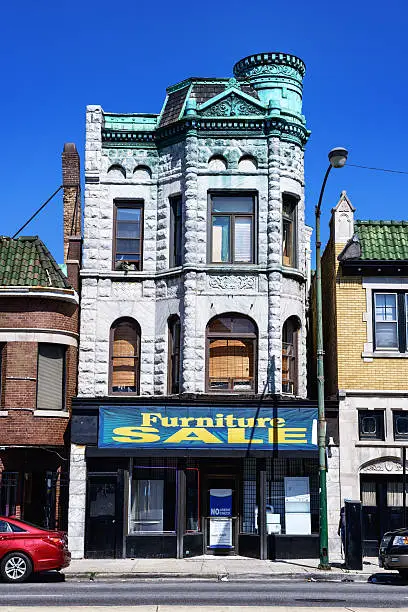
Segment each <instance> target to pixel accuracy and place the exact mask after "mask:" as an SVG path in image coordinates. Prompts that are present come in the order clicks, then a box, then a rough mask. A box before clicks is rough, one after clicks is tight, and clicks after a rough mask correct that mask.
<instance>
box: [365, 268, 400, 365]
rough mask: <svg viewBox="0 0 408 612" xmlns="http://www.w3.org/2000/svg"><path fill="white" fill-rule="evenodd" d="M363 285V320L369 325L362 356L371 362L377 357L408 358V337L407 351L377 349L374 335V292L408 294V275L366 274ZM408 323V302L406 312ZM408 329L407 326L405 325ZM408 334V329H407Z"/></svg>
mask: <svg viewBox="0 0 408 612" xmlns="http://www.w3.org/2000/svg"><path fill="white" fill-rule="evenodd" d="M362 287H363V289H365V292H366V311H365V312H363V313H362V320H363V321H364V322H365V323H366V326H367V341H366V342H365V343H364V347H363V352H362V354H361V357H362V358H363V360H364V361H366V362H370V361H372V360H373V359H375V358H395V359H399V358H402V359H407V358H408V351H407V346H408V337H407V340H406V349H405V352H400V351H399V350H398V349H388V350H387V349H386V350H384V349H376V348H375V337H374V329H375V326H374V316H375V313H374V294H375V293H400V294H401V293H406V294H408V277H403V278H402V277H399V278H395V277H385V276H384V277H383V278H378V276H377V277H376V276H372V277H371V276H366V277H363V280H362ZM406 319H407V321H406V323H408V303H407V313H406ZM405 329H407V326H406V327H405ZM407 334H408V330H407Z"/></svg>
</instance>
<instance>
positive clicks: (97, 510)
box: [85, 470, 123, 559]
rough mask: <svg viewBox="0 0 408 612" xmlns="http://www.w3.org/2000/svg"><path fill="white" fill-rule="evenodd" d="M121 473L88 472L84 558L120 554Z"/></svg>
mask: <svg viewBox="0 0 408 612" xmlns="http://www.w3.org/2000/svg"><path fill="white" fill-rule="evenodd" d="M122 502H123V473H122V470H119V472H118V474H103V473H102V474H88V486H87V504H86V510H87V518H86V534H85V557H88V558H93V559H98V558H99V559H107V558H113V559H115V558H121V557H122V556H123V506H122Z"/></svg>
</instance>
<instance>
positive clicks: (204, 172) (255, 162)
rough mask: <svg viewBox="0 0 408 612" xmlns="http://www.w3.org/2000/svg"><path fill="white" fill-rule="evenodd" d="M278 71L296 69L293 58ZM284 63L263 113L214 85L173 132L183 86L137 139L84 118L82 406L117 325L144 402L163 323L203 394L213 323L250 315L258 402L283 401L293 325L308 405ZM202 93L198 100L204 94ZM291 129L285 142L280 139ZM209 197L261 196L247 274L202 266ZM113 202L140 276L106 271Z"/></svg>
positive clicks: (298, 120) (298, 181) (153, 391)
mask: <svg viewBox="0 0 408 612" xmlns="http://www.w3.org/2000/svg"><path fill="white" fill-rule="evenodd" d="M267 55H268V57H266V56H267ZM269 55H270V57H269ZM272 56H273V57H272ZM285 58H288V59H287V61H288V62H289V63H290V62H292V59H293V56H285ZM291 58H292V59H291ZM295 59H296V60H297V58H295ZM280 61H281V60H280V59H279V57H277V56H275V54H265V65H264V68H265V69H266V68H268V66H273V65H275V64H276V67H277V71H276V72H277V74H269V76H268V77H267V78H266V79H264V81H265V82H266V81H268V79H269V81H271V82H270V83H269V86H268V83H266V85H265V82H264V81H263V82H262V92H263V93H262V96H260V97H261V100H262V101H260V100H259V98H258V96H257V94H256V87H255V85H256V83H255V82H254V90H253V93H252V94H251V95H252V100H251V97H250V96H249V95H248V94H247V93H245V92H244V91H243V90H244V86H241V85H240V83H239V80H238V82H237V81H236V80H235V79H231V80H228V79H223V80H221V79H220V80H219V81H220V82H219V83H218V82H217V84H216V85H217V87H219V88H221V90H225V91H224V92H221V93H220V94H219V95H216V96H214V104H213V103H212V101H211V99H210V100H209V101H206V102H204V103H202V104H201V106H200V104H198V105H197V102H196V98H197V96H198V94H197V96H194V95H193V94H192V93H191V94H190V97H189V98H188V96H187V97H186V100H185V103H184V104H185V107H183V108H185V110H184V114H183V110H182V109H181V111H180V109H179V111H180V115H179V117H178V119H176V120H174V124H175V126H176V127H177V129H176V127H174V129H173V131H171V129H170V128H168V127H167V125H166V124H168V123H169V120H168V119H166V117H167V116H168V112H169V111H168V109H169V104H170V101H171V99H172V96H174V95H175V93H174V92H176V93H177V91H179V92H180V91H181V92H183V91H184V89H186V88H187V85H184V84H181V85H180V86H174V88H169V90H168V98H167V100H166V103H165V106H164V109H163V111H162V114H161V115H160V116H159V117H156V116H150V115H149V116H147V115H146V116H144V118H143V121H144V123H143V126H142V116H140V115H132V116H128V115H109V114H107V113H105V112H104V111H103V109H102V108H101V107H100V106H89V107H88V108H87V118H86V158H85V183H86V187H85V217H84V248H83V267H82V300H81V313H82V314H81V345H80V355H79V381H78V394H79V397H80V398H81V397H83V398H86V397H95V398H102V397H107V396H108V395H109V337H110V329H111V326H112V324H113V323H114V322H115V321H116V320H117V319H118V318H120V317H132V318H133V319H135V320H136V321H137V322H138V323H139V325H140V328H141V355H140V394H141V395H145V396H149V395H156V396H166V395H167V393H168V390H167V368H168V356H167V354H168V351H167V343H168V327H167V326H168V319H169V316H171V315H178V316H179V317H180V320H181V327H182V339H181V344H182V346H181V361H182V368H181V393H183V394H187V393H188V394H203V393H204V392H205V391H206V344H205V334H206V326H207V324H208V322H209V320H210V319H212V318H213V317H215V316H216V315H221V314H223V313H231V312H234V313H238V314H242V315H246V316H249V317H250V318H252V319H253V321H254V322H255V323H256V326H257V329H258V351H257V364H256V371H257V388H256V389H255V392H256V393H258V394H262V393H265V392H267V393H274V394H277V395H280V394H281V391H282V376H281V359H282V327H283V324H284V323H285V321H286V320H287V319H288V318H289V317H292V316H294V317H296V318H297V320H298V321H299V325H300V331H299V340H298V353H297V354H298V367H297V377H298V380H297V385H296V386H297V396H298V397H300V398H305V397H306V296H307V287H308V279H309V274H310V229H309V228H307V227H306V226H305V215H304V207H305V203H304V167H303V147H304V144H305V142H306V140H307V136H308V133H307V130H306V129H305V127H304V117H303V115H301V97H300V98H299V91H301V80H302V76H303V72H304V66H303V63H302V62H301V61H300V60H297V62H300V64H299V63H296V62H295V63H294V64H293V66H294V67H293V68H290V70H292V71H293V73H292V72H291V73H290V74H289V73H285V72H284V71H283V72H281V71H280V68H282V66H280V64H279V62H280ZM285 61H286V60H285ZM293 61H295V60H294V59H293ZM283 63H284V62H283ZM291 65H292V64H291ZM302 66H303V68H302ZM240 69H241V70H243V69H242V67H241V68H240ZM296 75H297V76H296ZM238 76H239V75H238ZM239 78H240V77H239ZM279 79H281V80H282V82H281V81H280V80H279ZM202 81H203V80H202ZM269 81H268V82H269ZM189 83H190V85H189V87H190V90H191V91H192V92H194V91H195V89H194V87H196V88H197V91H198V85H197V83H195V81H194V80H193V79H192V80H189ZM276 83H278V85H279V87H278V88H277V86H276ZM199 86H200V87H201V88H203V87H204V85H203V84H202V83H201V82H200V83H199ZM177 87H179V89H177ZM268 87H269V89H268ZM191 88H192V89H191ZM279 88H280V89H282V88H283V89H284V90H285V91H286V89H287V90H288V91H289V92H291V91H292V89H293V91H294V92H295V91H296V92H297V93H296V95H295V93H293V99H292V98H291V96H289V97H287V96H286V94H285V93H284V95H283V98H282V100H281V101H280V102H278V101H277V100H276V99H275V98H276V92H277V91H280V89H279ZM268 91H269V94H268ZM274 92H275V93H274ZM285 96H286V97H285ZM296 96H297V97H296ZM237 101H238V102H239V104H237V103H236V102H237ZM201 107H202V109H201ZM279 108H280V110H279ZM237 109H238V110H237ZM233 113H235V115H233ZM225 116H228V117H229V120H228V121H226V120H225ZM211 117H213V119H214V120H211V119H210V118H211ZM214 117H215V118H214ZM292 124H293V128H291V129H292V131H291V132H290V133H289V131H288V130H289V128H288V129H286V128H287V126H289V125H292ZM149 126H151V127H149ZM179 128H180V129H179ZM149 129H150V131H149ZM178 129H179V131H177V130H178ZM285 130H286V131H285ZM212 190H216V191H218V192H221V191H224V190H234V191H250V192H251V193H256V195H257V211H256V236H255V244H256V258H255V263H253V264H247V265H230V264H229V265H226V264H214V263H209V223H208V219H209V210H208V207H209V204H208V194H209V192H211V191H212ZM283 193H289V194H291V195H292V196H293V197H295V199H296V200H297V213H296V237H295V242H296V251H297V263H296V266H295V267H294V268H289V267H285V266H283V265H282V195H283ZM175 194H181V196H182V218H183V232H184V233H183V264H182V266H181V267H178V268H171V267H170V263H169V236H170V207H169V198H170V197H171V196H172V195H175ZM118 199H126V200H138V201H142V202H143V207H144V228H143V265H142V270H141V271H137V272H136V271H121V270H114V266H113V261H112V257H113V246H112V237H113V224H114V201H115V200H118ZM81 456H82V455H81V449H80V448H76V447H75V445H74V448H73V457H76V459H75V461H76V463H75V465H72V467H73V468H74V470H76V468H77V467H78V466H79V469H82V464H81V459H80V457H81ZM71 477H72V478H75V476H71ZM74 489H75V490H74ZM84 495H85V493H84V491H83V490H82V489H81V491H77V490H76V487H74V481H73V488H72V491H71V500H73V501H72V512H73V513H76V514H75V516H76V515H77V514H78V512H79V511H80V509H82V510H83V511H84V508H85V497H84ZM78 496H80V499H79V501H78ZM73 520H74V519H73ZM74 523H75V524H76V525H77V526H76V527H75V528H74V527H72V528H71V531H70V547H71V550H72V552H73V555H74V556H77V557H81V556H82V554H83V541H82V543H81V542H80V539H78V538H79V536H80V535H81V534H80V533H79V531H80V528H79V525H80V521H77V520H76V519H75V521H74V522H73V524H74ZM78 530H79V531H78ZM82 535H83V534H82Z"/></svg>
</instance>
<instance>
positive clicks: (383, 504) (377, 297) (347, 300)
mask: <svg viewBox="0 0 408 612" xmlns="http://www.w3.org/2000/svg"><path fill="white" fill-rule="evenodd" d="M354 210H355V209H354V207H353V206H352V204H351V202H350V200H349V199H348V198H347V195H346V194H345V192H343V193H342V195H341V198H340V201H339V202H338V204H337V206H336V207H335V208H334V209H333V211H332V219H331V224H330V239H329V242H328V244H327V246H326V249H325V251H324V254H323V258H322V283H323V322H324V347H325V379H326V383H325V389H326V396H327V398H328V399H332V398H337V397H338V398H339V439H338V442H339V446H338V447H337V440H332V442H334V444H333V445H331V446H330V453H329V455H331V459H329V461H331V463H329V467H330V469H329V481H330V482H331V483H332V488H331V490H330V492H331V495H330V496H329V510H330V513H329V514H330V520H331V533H330V537H331V543H332V550H333V549H334V547H335V546H336V545H337V546H338V545H339V538H338V537H337V534H336V531H337V524H338V516H339V509H340V506H341V504H342V502H343V500H344V499H346V498H348V499H350V498H352V499H361V500H362V504H363V520H364V543H365V551H366V554H375V552H376V550H377V544H378V539H379V538H380V537H381V535H382V534H383V533H384V531H386V530H387V529H391V528H395V527H399V526H403V516H402V514H403V495H402V463H401V456H402V455H401V453H402V447H404V446H406V445H407V444H408V384H407V381H408V349H407V329H408V328H407V324H408V222H406V221H355V220H354ZM337 482H339V488H338V492H337V490H336V489H337V485H336V483H337Z"/></svg>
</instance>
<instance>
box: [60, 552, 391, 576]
mask: <svg viewBox="0 0 408 612" xmlns="http://www.w3.org/2000/svg"><path fill="white" fill-rule="evenodd" d="M318 565H319V560H318V559H296V560H293V561H289V560H281V561H261V560H260V559H251V558H249V557H214V556H212V555H203V556H200V557H193V558H191V559H73V560H72V561H71V565H70V566H69V567H67V568H65V569H64V570H63V573H64V574H65V577H66V579H67V580H109V579H110V580H124V579H149V578H150V579H152V578H154V579H171V578H184V579H187V580H191V579H201V580H203V579H207V580H209V579H213V580H266V579H269V580H284V579H288V578H290V579H296V580H325V581H341V580H342V581H344V582H346V581H348V580H350V581H354V582H356V581H358V582H367V580H368V579H369V578H370V576H373V575H378V577H381V576H380V575H381V574H384V577H385V575H387V574H388V575H389V574H391V575H393V576H398V574H397V572H389V571H388V570H383V569H381V568H379V567H378V560H377V559H376V558H375V557H370V558H367V557H366V558H365V559H364V564H363V569H362V570H361V571H355V570H346V569H344V567H343V561H342V560H338V561H332V562H331V566H332V569H331V571H321V570H319V569H318ZM374 577H375V576H374Z"/></svg>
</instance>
